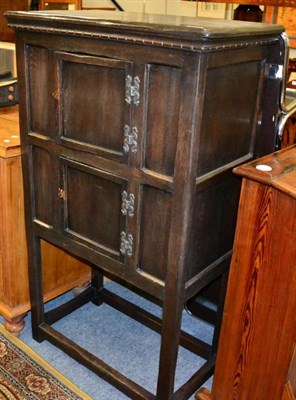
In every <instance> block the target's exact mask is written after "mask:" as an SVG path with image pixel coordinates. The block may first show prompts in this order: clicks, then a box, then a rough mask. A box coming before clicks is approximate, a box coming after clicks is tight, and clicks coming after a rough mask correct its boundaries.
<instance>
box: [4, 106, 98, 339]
mask: <svg viewBox="0 0 296 400" xmlns="http://www.w3.org/2000/svg"><path fill="white" fill-rule="evenodd" d="M20 155H21V150H20V136H19V115H18V106H14V107H4V108H0V182H1V188H0V225H1V236H0V314H1V315H2V316H3V317H4V325H5V327H6V329H7V330H8V331H10V332H12V333H14V334H19V333H20V331H21V330H22V329H23V327H24V323H25V322H24V317H25V315H26V314H27V312H28V311H29V310H30V308H31V306H30V299H29V282H28V259H27V245H26V236H25V220H24V199H23V182H22V170H21V156H20ZM42 257H43V261H44V265H45V266H46V267H45V270H44V272H45V274H44V278H43V284H44V299H45V301H47V300H49V299H52V298H54V297H56V296H58V295H60V294H61V293H64V292H66V291H67V290H70V289H72V288H74V287H76V286H78V285H80V284H84V283H85V282H87V281H88V280H89V277H90V275H89V268H87V267H86V266H85V265H84V264H83V263H82V262H79V261H77V259H73V258H72V257H70V256H69V255H67V254H66V253H65V252H64V251H61V250H60V249H57V248H55V247H53V246H52V245H50V244H49V243H47V242H44V241H42Z"/></svg>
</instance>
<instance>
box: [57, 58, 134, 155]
mask: <svg viewBox="0 0 296 400" xmlns="http://www.w3.org/2000/svg"><path fill="white" fill-rule="evenodd" d="M131 69H132V64H131V63H129V62H125V61H121V60H115V59H110V58H103V57H94V56H90V55H83V54H71V53H63V52H60V53H59V52H57V53H56V89H55V90H56V100H57V101H58V103H59V107H58V110H59V138H60V143H62V144H63V145H66V146H70V147H72V148H76V149H80V150H84V151H89V152H91V153H95V154H97V155H99V156H103V157H106V158H109V159H115V160H117V161H122V159H123V154H124V134H125V131H126V130H127V129H128V128H127V127H130V107H131V105H130V104H129V102H128V99H126V86H127V84H128V80H129V77H131Z"/></svg>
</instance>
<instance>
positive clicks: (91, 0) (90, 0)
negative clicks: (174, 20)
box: [83, 0, 232, 18]
mask: <svg viewBox="0 0 296 400" xmlns="http://www.w3.org/2000/svg"><path fill="white" fill-rule="evenodd" d="M117 1H118V3H119V4H120V5H121V6H122V8H123V9H124V10H125V11H128V12H145V13H152V14H169V15H180V16H188V17H196V16H198V14H199V13H198V8H199V9H200V7H201V6H202V4H205V3H198V2H197V1H181V0H117ZM198 4H199V6H198ZM112 6H113V4H112V2H111V1H110V0H83V7H86V8H87V7H89V8H92V7H112ZM217 6H218V7H220V8H221V7H222V8H223V10H222V11H221V12H222V13H223V15H222V14H221V12H220V13H218V14H217V13H215V12H213V13H212V14H211V15H210V16H211V17H215V16H216V17H219V18H221V15H222V18H224V16H225V13H226V11H227V10H228V14H229V8H230V9H231V11H232V6H228V7H226V6H225V5H224V4H220V3H216V5H215V7H217ZM226 9H227V10H226ZM231 15H232V13H231V12H230V16H231Z"/></svg>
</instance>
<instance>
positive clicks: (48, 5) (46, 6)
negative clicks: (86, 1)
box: [39, 0, 82, 10]
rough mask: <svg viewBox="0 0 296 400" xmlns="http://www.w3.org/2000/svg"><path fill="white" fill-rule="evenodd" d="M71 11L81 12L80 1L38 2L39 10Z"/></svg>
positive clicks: (48, 0) (57, 0) (53, 0)
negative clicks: (69, 9)
mask: <svg viewBox="0 0 296 400" xmlns="http://www.w3.org/2000/svg"><path fill="white" fill-rule="evenodd" d="M69 6H70V8H71V9H73V8H72V7H74V9H76V10H81V8H82V0H39V9H40V10H55V9H66V10H67V9H68V8H69Z"/></svg>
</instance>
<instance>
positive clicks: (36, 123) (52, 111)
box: [27, 46, 58, 138]
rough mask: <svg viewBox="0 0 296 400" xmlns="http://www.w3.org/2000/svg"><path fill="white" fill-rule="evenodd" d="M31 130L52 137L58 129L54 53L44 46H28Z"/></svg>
mask: <svg viewBox="0 0 296 400" xmlns="http://www.w3.org/2000/svg"><path fill="white" fill-rule="evenodd" d="M27 68H28V85H29V93H30V96H29V113H30V115H29V122H30V130H31V131H33V132H37V133H41V134H44V135H46V136H50V137H52V138H54V137H56V135H57V131H58V124H57V113H56V104H55V100H54V97H53V92H54V72H53V63H52V53H51V52H50V51H49V50H48V49H46V48H43V47H38V46H28V47H27Z"/></svg>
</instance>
